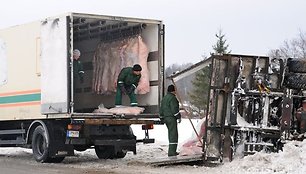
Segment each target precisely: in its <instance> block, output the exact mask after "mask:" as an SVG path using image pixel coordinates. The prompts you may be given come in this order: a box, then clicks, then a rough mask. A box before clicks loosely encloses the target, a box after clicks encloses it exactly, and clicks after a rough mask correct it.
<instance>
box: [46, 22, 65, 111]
mask: <svg viewBox="0 0 306 174" xmlns="http://www.w3.org/2000/svg"><path fill="white" fill-rule="evenodd" d="M67 22H68V21H67V17H66V16H64V17H59V18H48V19H46V20H45V21H43V22H42V23H41V112H42V114H50V113H67V112H68V104H69V102H68V101H69V100H68V85H67V84H68V72H67V71H68V63H67V62H68V51H67V50H68V46H67V45H68V43H67V38H68V36H67V33H68V32H67V28H68V27H67Z"/></svg>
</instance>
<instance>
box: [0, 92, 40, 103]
mask: <svg viewBox="0 0 306 174" xmlns="http://www.w3.org/2000/svg"><path fill="white" fill-rule="evenodd" d="M40 96H41V94H40V93H39V94H25V95H14V96H5V97H0V104H7V103H20V102H31V101H40Z"/></svg>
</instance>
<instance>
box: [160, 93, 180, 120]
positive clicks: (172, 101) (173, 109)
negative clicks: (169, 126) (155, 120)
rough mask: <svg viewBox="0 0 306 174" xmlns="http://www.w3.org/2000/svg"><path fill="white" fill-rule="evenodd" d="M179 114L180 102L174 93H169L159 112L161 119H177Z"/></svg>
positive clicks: (163, 100)
mask: <svg viewBox="0 0 306 174" xmlns="http://www.w3.org/2000/svg"><path fill="white" fill-rule="evenodd" d="M178 113H179V102H178V100H177V98H176V96H175V95H174V94H173V93H171V92H168V93H167V95H165V96H164V98H163V99H162V101H161V106H160V111H159V114H160V117H161V118H165V117H176V115H178Z"/></svg>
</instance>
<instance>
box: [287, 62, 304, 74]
mask: <svg viewBox="0 0 306 174" xmlns="http://www.w3.org/2000/svg"><path fill="white" fill-rule="evenodd" d="M287 65H288V68H289V72H295V73H306V59H288V62H287Z"/></svg>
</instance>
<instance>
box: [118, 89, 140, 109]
mask: <svg viewBox="0 0 306 174" xmlns="http://www.w3.org/2000/svg"><path fill="white" fill-rule="evenodd" d="M127 95H128V96H129V98H130V103H131V106H138V103H137V99H136V94H135V93H134V91H132V92H131V93H129V94H127ZM115 105H116V106H118V105H122V92H121V89H120V88H119V87H117V92H116V99H115Z"/></svg>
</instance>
